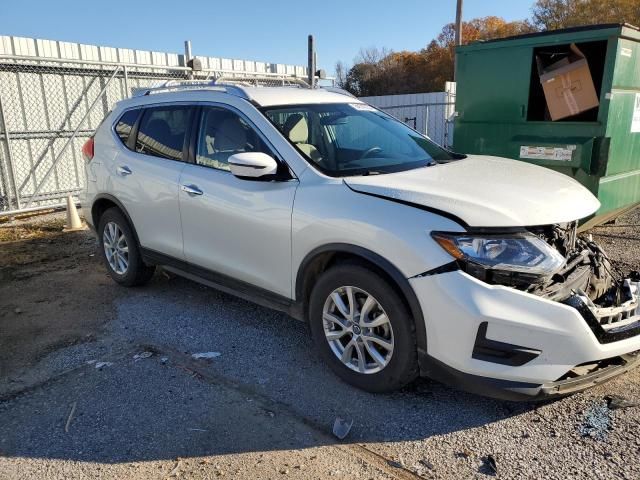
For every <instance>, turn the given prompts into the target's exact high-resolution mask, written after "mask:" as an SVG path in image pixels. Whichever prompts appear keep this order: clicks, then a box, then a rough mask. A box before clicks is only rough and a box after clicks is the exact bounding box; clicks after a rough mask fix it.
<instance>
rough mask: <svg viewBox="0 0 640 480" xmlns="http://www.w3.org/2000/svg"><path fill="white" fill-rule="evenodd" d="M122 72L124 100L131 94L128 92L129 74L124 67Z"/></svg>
mask: <svg viewBox="0 0 640 480" xmlns="http://www.w3.org/2000/svg"><path fill="white" fill-rule="evenodd" d="M122 72H123V73H124V91H125V97H124V98H129V96H130V95H131V92H130V91H129V72H128V71H127V66H126V65H125V66H123V67H122Z"/></svg>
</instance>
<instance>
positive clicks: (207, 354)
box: [191, 352, 222, 360]
mask: <svg viewBox="0 0 640 480" xmlns="http://www.w3.org/2000/svg"><path fill="white" fill-rule="evenodd" d="M220 355H222V354H221V353H220V352H202V353H194V354H193V355H191V356H192V357H193V358H195V359H196V360H198V359H199V358H216V357H219V356H220Z"/></svg>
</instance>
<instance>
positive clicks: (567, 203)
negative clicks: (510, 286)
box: [344, 155, 600, 227]
mask: <svg viewBox="0 0 640 480" xmlns="http://www.w3.org/2000/svg"><path fill="white" fill-rule="evenodd" d="M344 182H345V183H346V184H347V185H348V186H349V187H350V188H351V189H352V190H355V191H356V192H360V193H369V194H373V195H377V196H382V197H386V198H389V199H391V200H399V201H403V202H409V203H412V204H417V205H421V206H424V207H428V208H432V209H435V210H440V211H442V212H445V213H446V214H448V215H453V216H454V217H457V218H459V219H460V220H462V222H464V223H466V225H467V226H470V227H531V226H538V225H549V224H554V223H565V222H571V221H574V220H578V219H581V218H584V217H586V216H588V215H591V214H592V213H594V212H595V211H596V210H598V208H600V202H599V201H598V199H597V198H596V197H594V196H593V195H592V194H591V192H589V190H587V189H586V188H585V187H583V186H582V185H580V183H578V182H576V181H575V180H573V179H572V178H570V177H568V176H566V175H563V174H561V173H558V172H555V171H553V170H550V169H548V168H544V167H539V166H536V165H531V164H528V163H525V162H520V161H517V160H509V159H506V158H499V157H488V156H482V155H469V156H468V157H467V158H465V159H464V160H458V161H454V162H451V163H446V164H440V165H435V166H432V167H425V168H418V169H415V170H409V171H406V172H399V173H391V174H385V175H369V176H360V177H347V178H345V179H344Z"/></svg>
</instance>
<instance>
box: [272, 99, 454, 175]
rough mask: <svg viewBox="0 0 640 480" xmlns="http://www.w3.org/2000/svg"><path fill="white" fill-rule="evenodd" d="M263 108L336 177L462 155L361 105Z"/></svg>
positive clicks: (302, 149) (312, 159)
mask: <svg viewBox="0 0 640 480" xmlns="http://www.w3.org/2000/svg"><path fill="white" fill-rule="evenodd" d="M262 111H263V113H264V114H265V115H266V116H267V118H269V120H270V121H271V122H272V123H273V124H274V125H275V126H276V127H277V128H278V129H279V130H280V131H281V132H282V134H283V135H284V136H285V137H286V138H287V139H288V140H289V141H290V142H291V143H293V144H294V145H295V146H296V148H297V149H298V150H299V151H300V152H301V153H302V154H303V155H304V156H305V157H306V158H307V159H308V160H309V161H310V162H311V163H313V164H314V165H315V166H316V167H318V168H319V169H320V170H321V171H323V172H325V173H327V174H328V175H332V176H349V175H369V174H377V173H390V172H399V171H404V170H410V169H413V168H418V167H425V166H428V165H432V164H435V163H440V162H448V161H451V160H455V159H458V158H460V156H458V155H457V154H454V153H452V152H449V151H447V150H445V149H444V148H442V147H440V146H438V145H437V144H435V143H433V142H432V141H431V140H429V139H428V138H426V137H424V136H422V135H420V134H419V133H418V132H416V131H415V130H412V129H411V128H409V127H408V126H406V125H405V124H404V123H402V122H400V121H398V120H396V119H395V118H393V117H391V116H389V115H387V114H385V113H383V112H380V111H379V110H376V109H375V108H373V107H371V106H370V105H367V104H363V103H332V104H313V105H295V106H291V105H287V106H279V107H269V108H265V109H263V110H262Z"/></svg>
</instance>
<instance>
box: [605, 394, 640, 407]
mask: <svg viewBox="0 0 640 480" xmlns="http://www.w3.org/2000/svg"><path fill="white" fill-rule="evenodd" d="M604 399H605V401H606V402H607V407H609V408H610V409H611V410H617V409H619V408H630V407H637V406H638V405H640V403H638V402H635V401H633V400H629V399H627V398H624V397H621V396H620V395H607V396H606V397H604Z"/></svg>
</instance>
